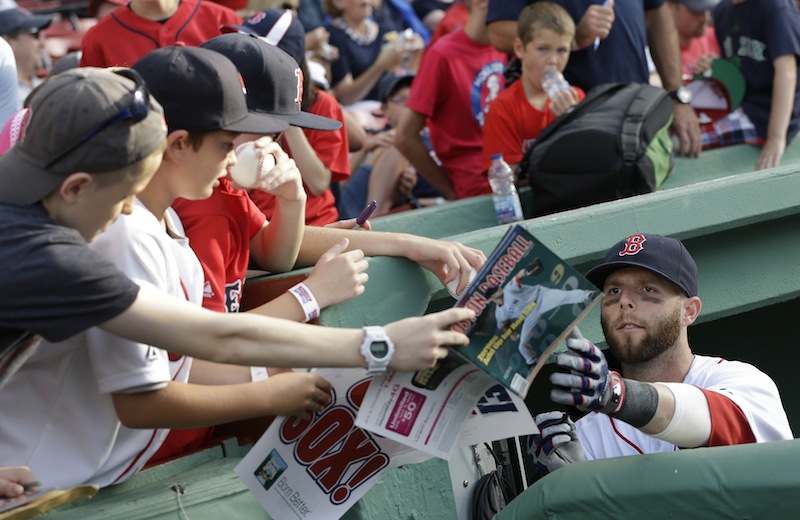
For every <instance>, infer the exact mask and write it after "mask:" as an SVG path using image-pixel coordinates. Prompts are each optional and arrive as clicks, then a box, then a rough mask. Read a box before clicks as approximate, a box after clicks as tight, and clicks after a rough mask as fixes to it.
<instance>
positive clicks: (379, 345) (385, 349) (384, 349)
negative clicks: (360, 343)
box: [369, 341, 389, 359]
mask: <svg viewBox="0 0 800 520" xmlns="http://www.w3.org/2000/svg"><path fill="white" fill-rule="evenodd" d="M369 351H370V353H371V354H372V355H373V356H375V359H383V358H385V357H386V356H388V355H389V345H387V344H386V342H385V341H374V342H373V343H372V345H370V346H369Z"/></svg>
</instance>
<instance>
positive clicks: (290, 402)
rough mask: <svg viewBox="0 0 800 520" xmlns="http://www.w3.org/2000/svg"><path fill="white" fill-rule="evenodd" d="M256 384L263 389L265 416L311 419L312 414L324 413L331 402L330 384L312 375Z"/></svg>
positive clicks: (300, 374) (281, 377)
mask: <svg viewBox="0 0 800 520" xmlns="http://www.w3.org/2000/svg"><path fill="white" fill-rule="evenodd" d="M253 384H256V385H261V386H263V387H264V393H263V395H264V397H265V399H266V400H267V402H266V405H265V415H281V416H290V415H296V416H298V417H300V418H301V419H310V418H311V416H312V415H313V414H315V413H317V412H319V411H321V410H324V409H325V407H326V406H327V405H328V404H329V403H330V400H331V398H330V390H331V384H330V383H329V382H328V381H327V380H326V379H325V378H323V377H321V376H318V375H317V374H312V373H310V372H290V373H282V374H276V375H274V376H270V377H269V379H266V380H264V381H259V382H257V383H253Z"/></svg>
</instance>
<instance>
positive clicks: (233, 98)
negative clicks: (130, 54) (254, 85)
mask: <svg viewBox="0 0 800 520" xmlns="http://www.w3.org/2000/svg"><path fill="white" fill-rule="evenodd" d="M133 69H134V70H136V71H137V72H138V73H139V74H141V76H142V77H143V78H144V80H145V82H146V83H147V87H148V88H149V89H150V92H151V93H152V94H153V97H155V98H156V100H157V101H158V102H159V103H161V106H163V107H164V115H165V117H166V120H167V126H168V127H169V130H170V131H173V130H188V131H190V132H210V131H214V130H227V131H229V132H240V133H247V134H271V133H279V132H283V131H284V130H286V129H287V128H289V125H288V124H287V123H285V122H284V121H281V120H280V119H277V118H274V117H270V116H268V115H267V114H264V113H258V112H256V111H251V110H248V108H247V99H246V98H245V82H244V81H243V80H242V76H241V75H240V74H239V72H238V71H237V70H236V66H235V65H234V64H233V63H231V61H230V60H229V59H228V58H226V57H225V56H223V55H222V54H219V53H217V52H214V51H212V50H208V49H202V48H199V47H185V46H182V45H173V46H169V47H162V48H160V49H155V50H153V51H150V52H149V53H147V54H145V55H144V56H143V57H142V58H140V59H139V60H138V61H137V62H136V63H134V64H133Z"/></svg>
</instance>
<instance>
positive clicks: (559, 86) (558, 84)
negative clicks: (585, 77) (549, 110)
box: [542, 69, 570, 99]
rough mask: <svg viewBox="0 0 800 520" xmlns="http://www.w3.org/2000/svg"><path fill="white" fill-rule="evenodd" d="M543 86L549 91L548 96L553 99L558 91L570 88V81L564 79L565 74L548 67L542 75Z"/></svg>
mask: <svg viewBox="0 0 800 520" xmlns="http://www.w3.org/2000/svg"><path fill="white" fill-rule="evenodd" d="M542 88H543V89H544V91H545V92H547V97H549V98H550V99H553V96H555V95H556V92H558V91H559V90H564V89H568V88H570V86H569V82H567V80H565V79H564V75H563V74H561V73H560V72H559V71H557V70H556V69H547V70H545V71H544V75H543V76H542Z"/></svg>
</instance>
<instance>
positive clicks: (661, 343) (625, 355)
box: [600, 305, 682, 364]
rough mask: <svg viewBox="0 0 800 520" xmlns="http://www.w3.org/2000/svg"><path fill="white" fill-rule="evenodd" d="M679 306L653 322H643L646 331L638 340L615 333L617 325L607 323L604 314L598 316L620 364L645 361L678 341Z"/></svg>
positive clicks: (679, 324)
mask: <svg viewBox="0 0 800 520" xmlns="http://www.w3.org/2000/svg"><path fill="white" fill-rule="evenodd" d="M681 314H682V309H681V306H680V305H678V306H676V307H675V310H674V311H673V312H671V313H668V314H667V315H665V316H663V317H661V318H660V319H657V320H655V321H653V322H648V323H645V324H644V325H646V327H647V333H646V334H645V336H644V337H643V338H641V339H640V340H638V341H637V340H634V339H633V338H631V337H630V336H626V335H617V334H616V333H617V330H616V327H617V325H616V324H614V325H609V323H608V322H607V320H606V318H605V316H602V315H601V317H600V324H601V325H602V327H603V334H604V335H605V337H606V343H608V347H609V349H610V350H611V353H612V354H613V355H614V357H615V358H616V359H617V360H618V361H619V362H620V363H622V364H638V363H646V362H648V361H651V360H652V359H655V358H656V357H658V356H660V355H661V354H663V353H664V352H666V351H667V350H669V349H670V348H672V346H673V345H675V344H676V343H677V342H678V338H679V337H680V333H681Z"/></svg>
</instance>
